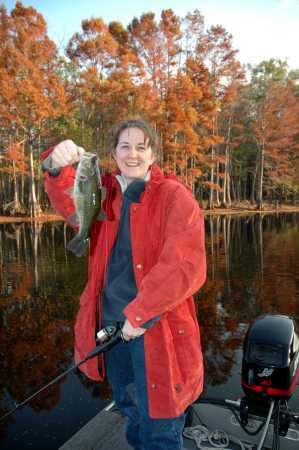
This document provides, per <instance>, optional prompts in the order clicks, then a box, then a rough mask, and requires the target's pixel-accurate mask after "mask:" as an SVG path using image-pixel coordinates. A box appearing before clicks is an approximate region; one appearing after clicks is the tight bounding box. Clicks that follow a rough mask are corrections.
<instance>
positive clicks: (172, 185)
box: [45, 153, 206, 418]
mask: <svg viewBox="0 0 299 450" xmlns="http://www.w3.org/2000/svg"><path fill="white" fill-rule="evenodd" d="M47 154H48V153H45V156H47ZM74 176H75V169H74V168H73V167H70V166H68V167H65V168H63V169H62V171H61V173H60V175H59V176H58V177H50V176H49V175H48V174H47V173H46V174H45V187H46V191H47V193H48V195H49V198H50V200H51V203H52V205H53V206H54V208H56V210H57V211H58V212H59V213H61V214H62V215H63V216H64V217H65V218H66V219H68V218H69V217H70V216H71V215H72V214H73V212H74V205H73V201H72V198H71V196H70V195H69V194H70V190H71V187H72V185H73V183H74ZM103 184H104V185H105V186H106V188H107V197H106V200H105V202H104V206H103V207H104V210H105V213H106V217H107V218H106V220H104V221H99V220H97V221H95V222H94V224H93V227H92V230H91V239H90V255H89V271H88V282H87V285H86V287H85V289H84V291H83V293H82V295H81V298H80V309H79V312H78V315H77V319H76V325H75V359H76V361H77V362H78V361H79V360H80V359H82V358H83V357H84V356H85V355H86V353H87V352H89V351H90V350H91V349H92V348H93V347H94V346H95V339H94V337H95V331H96V330H95V328H96V315H97V313H98V303H99V297H100V292H101V289H102V287H103V285H104V283H105V273H106V268H107V261H108V257H109V254H110V251H111V249H112V246H113V243H114V241H115V238H116V235H117V231H118V225H119V218H120V208H121V201H122V194H121V189H120V186H119V184H118V182H117V180H116V179H115V177H114V176H113V175H107V176H104V177H103ZM130 217H131V241H132V255H133V266H134V272H135V278H136V284H137V290H138V294H137V296H136V298H135V299H134V300H133V301H131V302H130V303H129V304H128V306H127V307H126V308H125V309H124V314H125V316H126V317H127V318H128V319H129V321H130V322H131V324H132V325H133V326H136V327H137V326H142V324H143V323H145V322H147V321H148V320H150V319H152V318H153V317H156V316H160V317H161V319H160V320H159V321H158V322H156V323H155V324H154V325H153V326H152V327H151V328H150V329H148V330H147V331H146V332H145V334H144V346H145V358H146V373H147V390H148V398H149V414H150V416H151V417H153V418H171V417H176V416H178V415H180V414H181V413H182V412H183V411H184V410H185V409H186V407H187V406H188V405H190V404H191V403H192V402H193V401H194V400H195V399H196V398H197V397H198V396H199V395H200V393H201V391H202V388H203V361H202V352H201V346H200V334H199V327H198V322H197V318H196V312H195V305H194V301H193V298H192V294H194V293H195V292H196V291H197V290H198V289H199V288H200V287H201V286H202V285H203V283H204V281H205V277H206V258H205V246H204V222H203V217H202V215H201V212H200V209H199V207H198V204H197V202H196V201H195V200H194V198H193V197H192V195H191V193H190V192H189V190H188V189H187V188H186V187H185V186H184V185H183V184H181V183H180V182H178V181H177V180H174V179H173V178H169V177H165V176H164V175H163V173H162V171H161V170H160V168H159V167H158V166H157V165H155V164H154V165H153V166H152V170H151V179H150V181H149V182H148V183H147V185H146V188H145V191H144V193H142V195H141V201H140V203H133V204H132V205H131V210H130ZM99 315H100V311H99ZM99 320H100V319H99ZM81 370H82V371H83V372H84V373H85V374H86V375H87V376H88V377H89V378H91V379H93V380H99V379H103V375H101V374H100V373H99V371H98V361H97V358H94V359H92V360H90V361H88V362H87V363H85V364H84V365H82V366H81Z"/></svg>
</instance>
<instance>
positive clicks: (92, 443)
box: [59, 404, 299, 450]
mask: <svg viewBox="0 0 299 450" xmlns="http://www.w3.org/2000/svg"><path fill="white" fill-rule="evenodd" d="M193 410H194V414H193V421H192V422H193V423H192V426H194V425H198V424H200V425H203V424H204V425H205V426H206V427H208V430H209V431H212V430H217V429H218V430H219V429H220V430H223V431H225V432H226V433H227V434H228V435H229V436H230V441H229V448H230V449H233V450H239V449H240V448H241V446H240V445H239V444H238V443H236V442H237V441H236V439H241V440H242V442H243V443H244V442H247V443H248V442H249V443H250V444H251V445H249V446H246V448H247V449H249V448H252V449H254V448H257V444H258V443H259V442H260V439H261V435H262V433H263V429H262V430H261V431H260V432H258V433H257V434H256V435H255V436H249V435H248V434H246V433H245V431H243V429H242V428H241V427H240V426H239V425H238V422H237V421H236V420H235V419H234V414H233V413H232V412H231V411H230V410H229V409H227V408H224V407H220V406H215V405H211V404H196V405H193ZM125 423H126V418H124V417H123V416H122V415H121V414H120V412H119V411H118V409H117V408H115V407H110V408H107V409H106V410H105V409H104V410H103V411H101V412H100V413H99V414H97V415H96V416H95V417H94V418H93V419H92V420H91V421H90V422H88V423H87V424H86V425H85V426H84V427H83V428H81V430H79V431H78V432H77V433H76V434H75V435H74V436H73V437H71V439H69V440H68V441H67V442H66V443H65V444H64V445H63V446H62V447H60V449H59V450H132V447H130V446H129V445H128V443H127V441H126V438H125ZM260 423H261V422H260V421H259V420H258V419H257V418H256V417H255V418H252V419H251V422H250V423H249V429H250V427H251V431H254V430H256V429H257V428H258V426H259V424H260ZM272 436H273V425H272V424H270V426H269V431H268V433H267V438H266V440H265V443H264V446H263V449H271V448H272ZM202 445H203V446H204V447H205V448H208V447H209V446H210V444H209V443H208V442H207V441H203V442H202ZM218 447H219V443H218ZM197 448H198V447H197V446H196V443H195V441H194V440H193V439H187V438H184V449H185V450H196V449H197ZM211 448H215V447H212V446H211ZM243 448H244V447H243ZM298 448H299V426H298V425H297V424H291V426H290V428H289V431H288V434H287V436H286V437H283V438H282V437H281V438H280V449H281V450H298Z"/></svg>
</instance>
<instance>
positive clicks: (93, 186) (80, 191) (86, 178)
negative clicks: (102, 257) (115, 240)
mask: <svg viewBox="0 0 299 450" xmlns="http://www.w3.org/2000/svg"><path fill="white" fill-rule="evenodd" d="M73 195H74V203H75V208H76V215H77V220H78V221H79V231H78V233H77V234H76V236H75V237H74V238H73V239H72V240H71V241H70V242H69V243H68V246H67V248H68V249H69V250H71V251H72V252H73V253H74V254H75V255H76V256H83V255H84V254H85V252H86V249H87V246H88V241H89V235H90V229H91V225H92V223H93V221H94V220H95V219H96V218H97V216H99V213H100V211H101V201H102V184H101V175H100V170H99V165H98V157H97V156H96V155H95V154H94V153H88V152H85V153H83V155H82V156H81V159H80V162H79V164H78V167H77V172H76V177H75V184H74V194H73Z"/></svg>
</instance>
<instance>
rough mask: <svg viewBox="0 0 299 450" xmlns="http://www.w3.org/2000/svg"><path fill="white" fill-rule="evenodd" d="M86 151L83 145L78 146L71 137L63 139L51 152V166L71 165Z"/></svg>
mask: <svg viewBox="0 0 299 450" xmlns="http://www.w3.org/2000/svg"><path fill="white" fill-rule="evenodd" d="M84 152H85V150H84V148H83V147H78V145H76V144H75V143H74V142H73V141H71V140H70V139H67V140H65V141H62V142H60V143H59V144H58V145H56V146H55V147H54V150H53V152H52V153H51V160H52V162H51V168H53V169H54V168H58V167H64V166H70V165H72V164H74V163H76V162H79V161H80V158H81V156H82V155H83V153H84Z"/></svg>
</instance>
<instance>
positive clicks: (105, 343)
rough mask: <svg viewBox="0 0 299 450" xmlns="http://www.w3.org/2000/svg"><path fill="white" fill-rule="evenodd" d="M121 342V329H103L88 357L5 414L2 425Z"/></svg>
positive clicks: (108, 327)
mask: <svg viewBox="0 0 299 450" xmlns="http://www.w3.org/2000/svg"><path fill="white" fill-rule="evenodd" d="M120 341H123V342H124V338H123V334H122V330H121V329H120V328H117V327H115V326H112V325H111V326H107V327H105V328H102V329H101V330H100V331H99V332H98V333H97V339H96V342H97V343H98V345H96V347H94V348H93V349H92V350H91V351H90V352H89V353H87V355H86V356H85V357H84V358H83V359H82V360H81V361H79V362H78V363H77V364H72V365H71V367H69V368H68V369H67V370H65V371H64V372H63V373H61V374H60V375H58V376H57V377H56V378H54V379H53V380H51V381H50V382H49V383H47V384H46V385H45V386H43V387H42V388H40V389H39V390H38V391H36V392H34V394H32V395H30V397H28V398H26V399H25V400H23V401H22V402H21V403H17V404H16V406H15V407H14V408H13V409H11V410H10V411H8V412H7V413H6V414H4V415H3V416H2V417H0V423H1V422H2V421H4V420H5V419H6V418H7V417H9V416H11V415H12V414H13V413H14V412H15V411H16V410H17V409H19V408H22V407H23V406H25V405H26V404H27V403H28V402H30V400H32V399H33V398H34V397H36V396H37V395H38V394H40V393H41V392H43V391H44V390H45V389H47V388H48V387H50V386H52V385H53V384H55V383H57V381H59V380H60V379H61V378H63V377H64V376H65V375H67V374H68V373H69V372H71V371H72V370H75V369H77V368H78V367H80V366H81V365H82V364H84V363H85V362H86V361H88V360H89V359H92V358H94V357H95V356H96V355H99V354H101V353H103V352H105V351H107V350H109V349H110V348H111V347H113V346H114V345H116V344H117V343H118V342H120Z"/></svg>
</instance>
